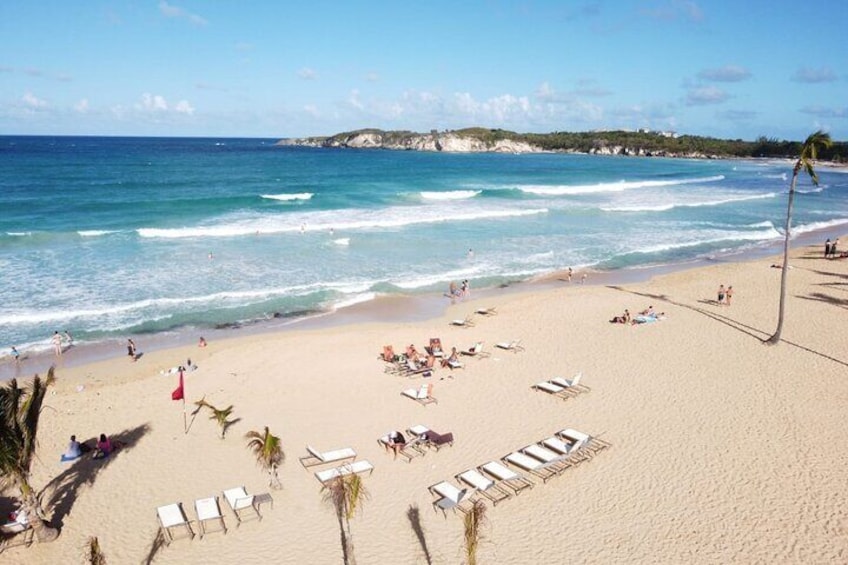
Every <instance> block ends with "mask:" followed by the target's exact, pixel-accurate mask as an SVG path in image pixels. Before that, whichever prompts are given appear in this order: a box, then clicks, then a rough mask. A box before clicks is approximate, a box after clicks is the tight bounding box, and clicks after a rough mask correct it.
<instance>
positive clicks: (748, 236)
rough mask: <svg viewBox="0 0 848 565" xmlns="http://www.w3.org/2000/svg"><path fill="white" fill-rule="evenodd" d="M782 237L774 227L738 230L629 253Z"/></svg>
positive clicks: (658, 251)
mask: <svg viewBox="0 0 848 565" xmlns="http://www.w3.org/2000/svg"><path fill="white" fill-rule="evenodd" d="M780 237H781V234H780V232H779V231H777V230H776V229H774V228H771V229H766V230H760V231H756V232H743V231H736V232H730V233H727V234H722V235H720V236H718V237H714V238H707V239H698V240H694V241H675V242H673V243H660V244H657V245H649V246H647V247H640V248H638V249H634V250H633V251H631V252H629V253H660V252H663V251H670V250H672V249H683V248H686V247H697V246H699V245H707V244H714V243H721V242H724V241H766V240H769V239H779V238H780Z"/></svg>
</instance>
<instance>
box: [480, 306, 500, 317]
mask: <svg viewBox="0 0 848 565" xmlns="http://www.w3.org/2000/svg"><path fill="white" fill-rule="evenodd" d="M474 313H475V314H480V315H481V316H497V314H498V311H497V309H496V308H495V307H494V306H492V307H491V308H478V309H477V310H474Z"/></svg>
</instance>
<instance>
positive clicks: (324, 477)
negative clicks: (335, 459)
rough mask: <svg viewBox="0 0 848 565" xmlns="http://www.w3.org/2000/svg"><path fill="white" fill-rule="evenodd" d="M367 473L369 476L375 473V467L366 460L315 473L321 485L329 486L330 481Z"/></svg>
mask: <svg viewBox="0 0 848 565" xmlns="http://www.w3.org/2000/svg"><path fill="white" fill-rule="evenodd" d="M366 471H368V473H369V474H371V473H373V472H374V466H373V465H372V464H371V463H369V462H368V461H366V460H365V459H360V460H359V461H353V462H351V463H345V464H344V465H340V466H338V467H333V468H332V469H325V470H324V471H318V472H316V473H315V478H316V479H318V480H319V481H320V482H321V484H327V483H328V482H329V481H331V480H333V479H335V478H336V477H343V476H345V475H354V474H357V475H358V474H360V473H364V472H366Z"/></svg>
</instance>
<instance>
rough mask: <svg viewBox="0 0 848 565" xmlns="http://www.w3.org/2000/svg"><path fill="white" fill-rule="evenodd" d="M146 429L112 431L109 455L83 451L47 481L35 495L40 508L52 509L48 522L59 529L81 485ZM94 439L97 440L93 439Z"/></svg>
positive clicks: (135, 441) (125, 449)
mask: <svg viewBox="0 0 848 565" xmlns="http://www.w3.org/2000/svg"><path fill="white" fill-rule="evenodd" d="M149 431H150V426H149V425H148V424H142V425H140V426H136V427H135V428H131V429H127V430H124V431H122V432H119V433H117V434H113V435H112V436H111V438H110V439H111V442H112V445H113V446H115V448H114V450H113V451H112V453H111V454H110V455H109V456H108V457H104V458H102V459H94V458H92V457H91V456H90V455H88V454H85V455H83V456H82V457H80V458H79V459H75V460H74V461H73V462H71V463H70V467H68V468H67V469H66V470H64V471H63V472H62V473H60V474H59V475H57V476H56V477H54V478H53V480H51V481H50V482H49V483H47V485H46V486H45V487H44V488H43V489H41V492H39V493H38V498H39V501H40V502H41V503H42V508H50V509H52V510H53V514H52V518H51V524H52V525H53V526H54V527H56V528H59V529H61V528H62V525H63V523H64V519H65V517H66V516H67V515H68V514H70V512H71V508H73V505H74V502H75V501H76V499H77V493H78V491H79V489H80V487H81V486H83V485H85V484H88V485H91V484H93V483H94V481H95V479H96V478H97V476H98V475H99V474H100V473H101V472H102V471H103V469H105V468H106V467H108V466H110V465H111V464H112V462H113V461H114V460H115V459H119V458H120V457H121V456H122V454H123V453H124V452H126V451H128V450H130V449H132V448H133V447H134V446H135V445H136V444H137V443H138V441H139V440H140V439H141V438H142V437H144V436H145V435H146V434H147V433H148V432H149ZM91 441H92V440H88V441H87V442H86V443H91ZM94 441H95V442H96V439H95V440H94ZM48 492H49V493H50V495H49V500H48V501H47V504H44V501H43V498H44V497H45V496H47V493H48Z"/></svg>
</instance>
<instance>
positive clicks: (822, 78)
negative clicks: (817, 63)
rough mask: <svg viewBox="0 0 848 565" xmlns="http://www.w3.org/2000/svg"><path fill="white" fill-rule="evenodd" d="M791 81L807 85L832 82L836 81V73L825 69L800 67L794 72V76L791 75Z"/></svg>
mask: <svg viewBox="0 0 848 565" xmlns="http://www.w3.org/2000/svg"><path fill="white" fill-rule="evenodd" d="M792 80H793V81H795V82H807V83H820V82H834V81H835V80H836V73H834V72H833V71H832V70H831V69H829V68H827V67H822V68H820V69H811V68H809V67H802V68H800V69H798V70H797V71H795V74H794V75H792Z"/></svg>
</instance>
